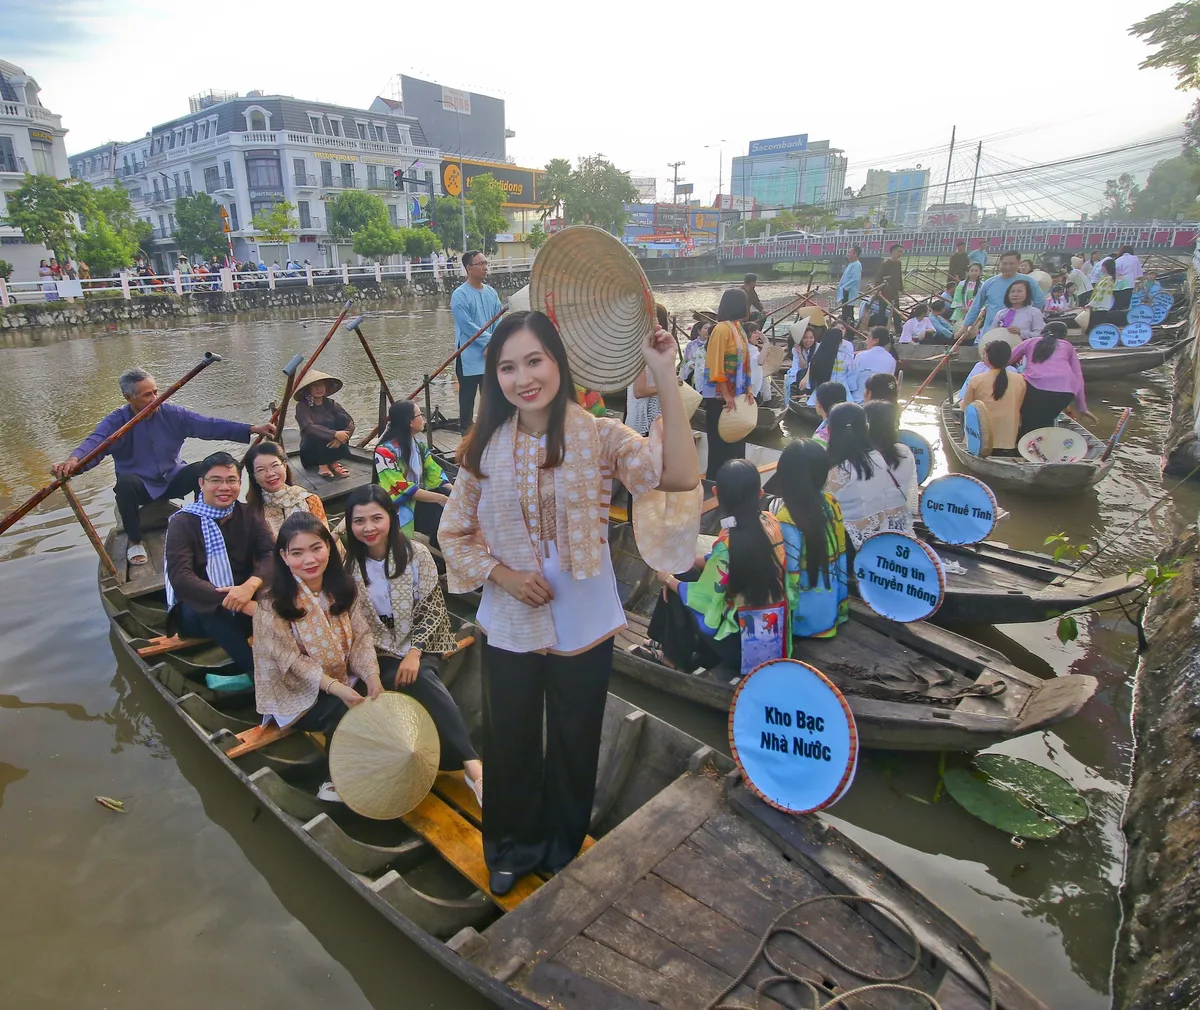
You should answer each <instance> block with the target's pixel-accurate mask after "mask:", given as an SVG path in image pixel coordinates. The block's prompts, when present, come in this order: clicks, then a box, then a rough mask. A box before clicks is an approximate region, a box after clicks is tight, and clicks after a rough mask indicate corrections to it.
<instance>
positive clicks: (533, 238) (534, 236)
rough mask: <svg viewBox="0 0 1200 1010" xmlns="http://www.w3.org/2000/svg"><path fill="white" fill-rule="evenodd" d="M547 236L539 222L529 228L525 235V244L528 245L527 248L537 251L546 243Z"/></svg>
mask: <svg viewBox="0 0 1200 1010" xmlns="http://www.w3.org/2000/svg"><path fill="white" fill-rule="evenodd" d="M549 237H550V236H549V235H547V234H546V233H545V232H544V231H543V230H542V226H541V225H540V224H535V225H534V226H533V227H532V228H530V229H529V234H528V235H526V236H525V244H526V245H528V246H529V248H530V249H532V250H533V251H534V252H537V251H538V250H539V249H540V248H541V247H542V246H544V245H545V244H546V239H548V238H549Z"/></svg>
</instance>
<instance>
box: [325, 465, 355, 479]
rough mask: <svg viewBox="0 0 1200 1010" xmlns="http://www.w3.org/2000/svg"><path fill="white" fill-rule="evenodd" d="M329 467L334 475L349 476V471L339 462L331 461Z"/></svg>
mask: <svg viewBox="0 0 1200 1010" xmlns="http://www.w3.org/2000/svg"><path fill="white" fill-rule="evenodd" d="M329 469H330V470H332V471H333V473H334V476H336V477H349V476H350V471H349V470H347V469H346V468H345V467H344V466H342V464H341V463H333V464H331V465H330V467H329Z"/></svg>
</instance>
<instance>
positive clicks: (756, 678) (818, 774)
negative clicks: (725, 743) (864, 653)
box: [729, 659, 858, 814]
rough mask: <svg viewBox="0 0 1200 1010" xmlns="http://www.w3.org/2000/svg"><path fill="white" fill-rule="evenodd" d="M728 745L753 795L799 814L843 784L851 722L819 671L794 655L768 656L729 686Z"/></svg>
mask: <svg viewBox="0 0 1200 1010" xmlns="http://www.w3.org/2000/svg"><path fill="white" fill-rule="evenodd" d="M729 749H730V752H731V753H732V754H733V759H734V761H736V762H737V766H738V768H739V769H740V770H741V772H742V775H743V776H744V778H745V780H746V784H747V785H748V786H749V787H750V788H751V790H753V792H754V793H755V795H757V796H758V797H759V798H760V799H762V800H764V801H765V802H767V803H769V804H770V805H771V806H773V807H775V808H776V809H777V810H782V811H784V812H785V813H789V814H807V813H811V812H812V811H814V810H821V809H823V808H825V807H828V806H831V805H832V804H834V803H835V802H837V801H838V800H839V799H841V797H842V796H844V795H845V794H846V792H847V790H848V789H849V788H850V783H851V782H852V781H853V780H854V772H855V769H856V768H857V767H858V728H857V727H856V726H855V725H854V714H853V713H852V712H851V711H850V705H849V704H848V703H847V701H846V699H845V697H844V696H843V694H842V692H841V691H839V690H838V689H837V687H836V686H835V685H834V683H833V682H832V681H831V680H830V679H829V678H828V677H826V676H825V674H823V673H821V671H820V670H817V669H815V668H814V667H811V666H809V665H808V664H807V663H801V662H800V661H799V660H796V659H773V660H771V661H770V662H768V663H763V664H762V665H761V666H756V667H755V668H754V669H753V670H751V671H750V672H749V673H748V674H746V676H745V677H743V678H742V680H741V683H739V684H738V687H737V690H736V691H735V692H734V695H733V706H732V708H730V710H729Z"/></svg>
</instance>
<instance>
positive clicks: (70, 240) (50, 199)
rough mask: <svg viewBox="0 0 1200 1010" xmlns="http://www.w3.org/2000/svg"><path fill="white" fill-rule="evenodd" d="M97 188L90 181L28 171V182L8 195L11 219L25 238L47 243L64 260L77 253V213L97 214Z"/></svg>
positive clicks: (48, 247)
mask: <svg viewBox="0 0 1200 1010" xmlns="http://www.w3.org/2000/svg"><path fill="white" fill-rule="evenodd" d="M93 192H94V191H93V190H92V187H91V186H88V185H86V184H78V183H74V182H72V181H71V180H63V179H55V178H53V177H52V176H48V175H32V174H30V173H29V172H26V173H25V181H24V182H23V183H22V184H21V185H20V186H19V187H18V188H17V189H15V190H13V191H12V192H11V193H9V194H8V195H7V196H6V198H5V199H6V201H7V204H8V214H7V222H8V223H9V224H11V225H12V226H13V227H14V228H20V229H21V232H22V234H23V235H24V236H25V240H26V241H27V242H30V243H31V244H33V245H44V246H45V247H46V248H47V249H49V250H51V251H52V252H53V253H54V255H55V258H57V259H58V260H59V261H60V262H64V261H66V260H67V259H69V258H70V257H72V256H73V255H75V243H76V241H77V240H78V238H79V225H78V223H77V221H76V215H79V214H88V213H94V205H93V201H92V195H93Z"/></svg>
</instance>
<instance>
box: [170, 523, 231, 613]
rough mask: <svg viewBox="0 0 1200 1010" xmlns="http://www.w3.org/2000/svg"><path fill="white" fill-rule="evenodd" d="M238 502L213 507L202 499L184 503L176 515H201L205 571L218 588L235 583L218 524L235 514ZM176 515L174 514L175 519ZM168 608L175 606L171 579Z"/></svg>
mask: <svg viewBox="0 0 1200 1010" xmlns="http://www.w3.org/2000/svg"><path fill="white" fill-rule="evenodd" d="M236 505H237V502H234V503H233V505H230V506H229V508H227V509H219V508H213V507H212V506H211V505H205V504H204V502H202V501H195V502H189V503H188V504H187V505H184V506H183V508H181V509H180V510H179V511H178V512H176V513H175V516H179V515H182V514H183V513H184V512H188V513H190V514H191V515H194V516H199V517H200V531H201V533H203V534H204V555H205V559H206V560H205V573H206V574H207V575H208V581H209V582H211V583H212V584H213V585H214V586H216V587H217V588H218V589H227V588H229V587H230V586H232V585H233V569H232V568H231V567H230V565H229V551H228V550H227V549H226V547H225V538H224V537H223V536H221V528H220V527H219V526H218V525H217V520H218V519H228V518H229V517H230V516H231V515H233V510H234V507H235V506H236ZM175 516H172V517H171V518H172V520H174V518H175ZM170 535H171V528H170V526H168V527H167V536H168V537H170ZM166 583H167V609H168V610H169V609H171V608H172V607H174V606H175V589H174V587H173V586H172V585H171V580H170V579H167V580H166Z"/></svg>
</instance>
